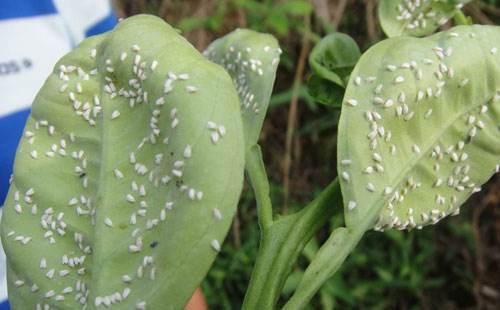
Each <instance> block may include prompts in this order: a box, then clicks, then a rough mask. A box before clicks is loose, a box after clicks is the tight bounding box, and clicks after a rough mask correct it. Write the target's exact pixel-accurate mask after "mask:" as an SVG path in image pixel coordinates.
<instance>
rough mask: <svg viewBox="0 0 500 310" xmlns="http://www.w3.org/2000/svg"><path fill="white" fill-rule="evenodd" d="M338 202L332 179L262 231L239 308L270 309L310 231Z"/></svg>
mask: <svg viewBox="0 0 500 310" xmlns="http://www.w3.org/2000/svg"><path fill="white" fill-rule="evenodd" d="M341 205H342V196H341V192H340V186H339V183H338V181H337V180H334V181H333V182H332V183H331V184H330V185H329V186H328V187H327V188H326V189H325V190H324V191H323V192H322V193H321V194H320V196H319V197H318V198H316V199H315V200H314V201H313V202H311V203H310V204H309V205H307V206H306V207H305V208H304V209H302V210H301V211H300V212H297V213H295V214H292V215H288V216H284V217H282V218H280V219H279V220H277V221H275V222H273V223H272V225H271V226H270V227H269V229H268V230H266V231H263V235H262V240H261V245H260V248H259V254H258V256H257V262H256V264H255V267H254V270H253V273H252V278H251V280H250V284H249V287H248V290H247V295H246V296H245V300H244V303H243V309H249V310H250V309H259V310H260V309H262V310H267V309H273V308H274V306H275V304H276V302H277V300H278V298H279V295H280V293H281V289H282V287H283V285H284V283H285V280H286V278H287V276H288V274H289V273H290V270H291V268H292V267H293V265H294V264H295V262H296V260H297V257H298V256H299V254H300V253H301V251H302V249H303V248H304V246H305V245H306V244H307V242H308V241H309V240H310V239H311V238H312V236H313V235H314V233H315V232H316V231H317V230H318V229H319V228H320V227H321V226H323V225H324V224H325V223H326V222H327V221H328V220H329V219H330V217H331V216H332V214H333V212H334V209H335V207H336V206H341Z"/></svg>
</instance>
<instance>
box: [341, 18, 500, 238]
mask: <svg viewBox="0 0 500 310" xmlns="http://www.w3.org/2000/svg"><path fill="white" fill-rule="evenodd" d="M498 42H500V28H498V27H493V26H459V27H455V28H452V29H450V30H449V31H446V32H442V33H438V34H435V35H433V36H431V37H428V38H422V39H418V38H412V37H397V38H392V39H388V40H385V41H382V42H380V43H379V44H376V45H375V46H374V47H372V48H371V49H369V50H368V51H367V52H366V53H365V54H364V55H363V56H362V57H361V59H360V61H359V63H358V64H357V66H356V68H355V69H354V71H353V74H352V76H351V79H350V82H349V85H348V87H347V90H346V94H345V97H344V104H343V107H342V114H341V119H340V124H339V142H338V171H339V175H341V187H342V194H343V197H344V206H345V209H344V210H345V217H346V224H347V227H351V228H356V227H363V228H362V229H369V228H370V227H374V228H375V229H377V230H383V229H388V228H396V229H412V228H421V227H423V226H425V225H429V224H434V223H436V222H438V221H439V220H441V219H442V218H444V217H446V216H447V215H454V214H457V213H458V212H459V208H460V206H461V204H462V203H463V202H464V201H465V200H466V199H467V198H468V197H469V196H470V195H472V194H473V193H475V192H477V191H479V190H480V188H481V185H482V184H483V183H485V182H486V181H487V180H488V178H489V177H491V175H492V174H494V173H495V172H498V170H499V163H500V127H499V125H500V53H498V52H497V51H498V48H500V43H498ZM356 77H360V78H361V79H362V80H363V81H364V82H365V83H362V84H360V85H358V84H357V83H355V80H356Z"/></svg>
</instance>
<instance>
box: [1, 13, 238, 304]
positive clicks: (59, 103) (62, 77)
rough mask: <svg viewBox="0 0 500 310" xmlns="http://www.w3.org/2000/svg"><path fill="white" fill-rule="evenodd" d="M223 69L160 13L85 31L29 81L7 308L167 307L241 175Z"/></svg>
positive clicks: (227, 217) (213, 240) (207, 252)
mask: <svg viewBox="0 0 500 310" xmlns="http://www.w3.org/2000/svg"><path fill="white" fill-rule="evenodd" d="M239 114H240V111H239V104H238V96H237V93H236V91H235V89H234V87H233V85H232V81H231V78H230V76H229V75H228V74H227V72H225V71H224V70H223V69H222V68H220V67H219V66H217V65H214V64H212V63H211V62H209V61H208V60H206V59H205V58H204V57H203V56H202V55H201V54H199V53H198V52H197V51H196V50H195V49H194V48H193V47H192V46H191V45H190V44H189V43H188V42H187V41H186V40H185V39H184V38H182V37H181V36H179V35H178V34H177V32H176V31H175V30H174V29H173V28H171V27H170V26H169V25H167V24H166V23H164V22H163V21H162V20H161V19H159V18H156V17H152V16H145V15H142V16H136V17H132V18H129V19H127V20H125V21H123V22H121V23H120V24H119V25H118V26H117V27H116V29H115V30H113V31H112V32H110V33H107V34H104V35H102V36H99V37H93V38H89V39H87V40H85V41H84V42H83V43H82V44H81V45H80V46H79V47H78V48H76V49H75V50H74V51H72V52H71V53H69V54H67V55H66V56H64V57H63V58H62V59H61V60H60V61H59V62H58V64H57V65H56V67H55V69H54V72H53V73H52V74H51V75H50V76H49V78H48V79H47V81H46V82H45V84H44V86H43V87H42V89H41V90H40V92H39V93H38V95H37V97H36V99H35V102H34V104H33V109H32V113H31V115H30V117H29V120H28V122H27V124H26V128H25V131H24V138H23V139H22V141H21V144H20V146H19V149H18V153H17V156H16V161H15V168H14V179H13V183H12V185H11V188H10V190H9V194H8V198H7V201H6V203H5V210H4V215H3V221H2V227H1V230H2V240H3V245H4V247H5V251H6V253H7V257H8V282H9V300H10V302H11V304H12V307H13V308H14V309H35V308H36V309H38V308H37V307H39V306H37V305H40V307H43V306H45V305H49V306H50V308H51V309H52V308H54V309H55V308H57V309H80V308H83V309H102V308H104V307H108V306H109V305H110V304H116V305H115V306H116V307H117V308H119V309H144V308H147V309H181V308H182V307H183V305H184V304H185V302H186V301H187V299H188V298H189V297H190V295H191V294H192V292H193V291H194V289H195V287H196V286H197V285H198V284H199V283H200V281H201V280H202V278H203V276H204V275H205V273H206V271H207V270H208V268H209V267H210V265H211V263H212V261H213V259H214V257H215V256H216V254H217V252H218V251H219V250H220V244H221V243H222V241H223V239H224V236H225V234H226V232H227V229H228V227H229V224H230V222H231V219H232V216H233V214H234V212H235V209H236V205H237V201H238V198H239V193H240V190H241V186H242V181H243V168H244V144H243V129H242V123H241V118H240V117H239Z"/></svg>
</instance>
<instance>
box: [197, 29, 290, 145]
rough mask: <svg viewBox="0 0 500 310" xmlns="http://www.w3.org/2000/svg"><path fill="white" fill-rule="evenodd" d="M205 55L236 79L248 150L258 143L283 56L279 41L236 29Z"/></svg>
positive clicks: (271, 37)
mask: <svg viewBox="0 0 500 310" xmlns="http://www.w3.org/2000/svg"><path fill="white" fill-rule="evenodd" d="M204 54H205V56H206V57H208V59H210V60H211V61H213V62H215V63H217V64H219V65H221V66H223V67H224V68H225V69H226V70H227V72H229V75H231V77H232V79H233V82H234V85H235V87H236V90H237V91H238V95H239V97H240V103H241V115H242V118H243V131H244V134H245V145H246V148H247V149H248V148H250V147H252V146H253V145H254V144H255V143H257V140H258V138H259V134H260V131H261V128H262V123H263V122H264V117H265V116H266V111H267V107H268V105H269V99H270V98H271V92H272V90H273V84H274V80H275V77H276V69H277V67H278V63H279V55H280V54H281V49H280V48H279V46H278V42H277V41H276V39H275V38H274V37H273V36H271V35H268V34H263V33H258V32H255V31H252V30H248V29H237V30H235V31H233V32H231V33H229V34H227V35H226V36H224V37H222V38H220V39H218V40H216V41H214V42H213V43H212V44H210V46H208V47H207V49H206V50H205V52H204Z"/></svg>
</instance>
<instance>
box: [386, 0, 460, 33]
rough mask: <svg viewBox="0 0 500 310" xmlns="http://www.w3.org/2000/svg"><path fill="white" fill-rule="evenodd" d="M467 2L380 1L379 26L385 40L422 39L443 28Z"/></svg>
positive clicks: (426, 0)
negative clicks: (404, 37) (396, 38)
mask: <svg viewBox="0 0 500 310" xmlns="http://www.w3.org/2000/svg"><path fill="white" fill-rule="evenodd" d="M469 1H470V0H450V1H443V0H381V1H380V3H379V5H378V16H379V21H380V25H381V26H382V29H383V30H384V33H385V34H386V35H387V36H388V37H396V36H400V35H408V36H416V37H422V36H426V35H430V34H432V33H433V32H434V31H436V29H438V28H439V27H440V26H442V25H444V24H445V23H446V22H447V21H448V20H449V19H450V18H451V17H453V15H455V13H456V12H457V11H458V10H460V9H461V8H462V7H463V6H464V5H465V4H466V3H468V2H469Z"/></svg>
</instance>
